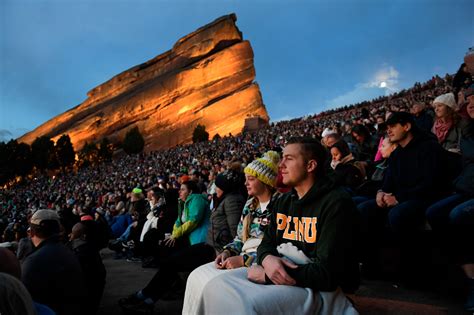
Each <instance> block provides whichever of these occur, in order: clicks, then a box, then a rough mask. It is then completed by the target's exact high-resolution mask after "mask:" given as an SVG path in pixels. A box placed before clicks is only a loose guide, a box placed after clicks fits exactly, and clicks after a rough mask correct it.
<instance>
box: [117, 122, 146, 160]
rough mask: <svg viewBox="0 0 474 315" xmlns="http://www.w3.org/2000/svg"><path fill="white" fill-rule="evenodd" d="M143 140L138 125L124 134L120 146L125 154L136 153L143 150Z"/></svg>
mask: <svg viewBox="0 0 474 315" xmlns="http://www.w3.org/2000/svg"><path fill="white" fill-rule="evenodd" d="M144 147H145V140H144V139H143V136H142V134H141V133H140V130H138V127H133V128H132V129H130V130H129V131H128V132H127V134H126V135H125V139H124V140H123V143H122V148H123V150H124V151H125V152H126V153H127V154H136V153H140V152H142V151H143V148H144Z"/></svg>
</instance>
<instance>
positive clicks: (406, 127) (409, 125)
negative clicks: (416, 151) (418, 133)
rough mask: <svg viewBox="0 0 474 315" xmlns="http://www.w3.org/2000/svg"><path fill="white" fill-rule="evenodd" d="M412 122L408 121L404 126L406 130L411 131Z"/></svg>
mask: <svg viewBox="0 0 474 315" xmlns="http://www.w3.org/2000/svg"><path fill="white" fill-rule="evenodd" d="M411 127H412V126H411V123H406V124H405V125H404V126H403V129H405V131H406V132H408V131H410V130H411Z"/></svg>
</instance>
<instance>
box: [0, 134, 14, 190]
mask: <svg viewBox="0 0 474 315" xmlns="http://www.w3.org/2000/svg"><path fill="white" fill-rule="evenodd" d="M10 142H11V141H10ZM10 142H9V143H8V144H7V143H5V142H0V185H3V184H6V183H7V182H8V181H9V180H11V179H13V178H14V176H15V171H14V168H13V165H12V161H13V158H12V156H13V152H12V146H11V145H9V144H10Z"/></svg>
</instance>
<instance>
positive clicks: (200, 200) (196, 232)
mask: <svg viewBox="0 0 474 315" xmlns="http://www.w3.org/2000/svg"><path fill="white" fill-rule="evenodd" d="M183 212H184V216H185V218H184V220H182V214H183ZM209 215H210V210H209V204H208V202H207V199H206V197H204V195H202V194H191V195H189V196H188V198H186V201H185V202H184V205H183V204H182V203H180V206H178V218H177V219H176V222H175V223H174V226H173V233H172V236H173V237H174V238H181V237H183V236H185V235H187V236H188V237H189V243H190V244H191V245H194V244H198V243H203V242H205V241H206V236H207V227H208V225H209Z"/></svg>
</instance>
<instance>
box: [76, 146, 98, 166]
mask: <svg viewBox="0 0 474 315" xmlns="http://www.w3.org/2000/svg"><path fill="white" fill-rule="evenodd" d="M97 163H99V150H98V149H97V145H96V144H95V143H87V142H86V143H85V144H84V147H82V149H81V151H80V152H79V161H78V164H79V167H86V166H90V165H95V164H97Z"/></svg>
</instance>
